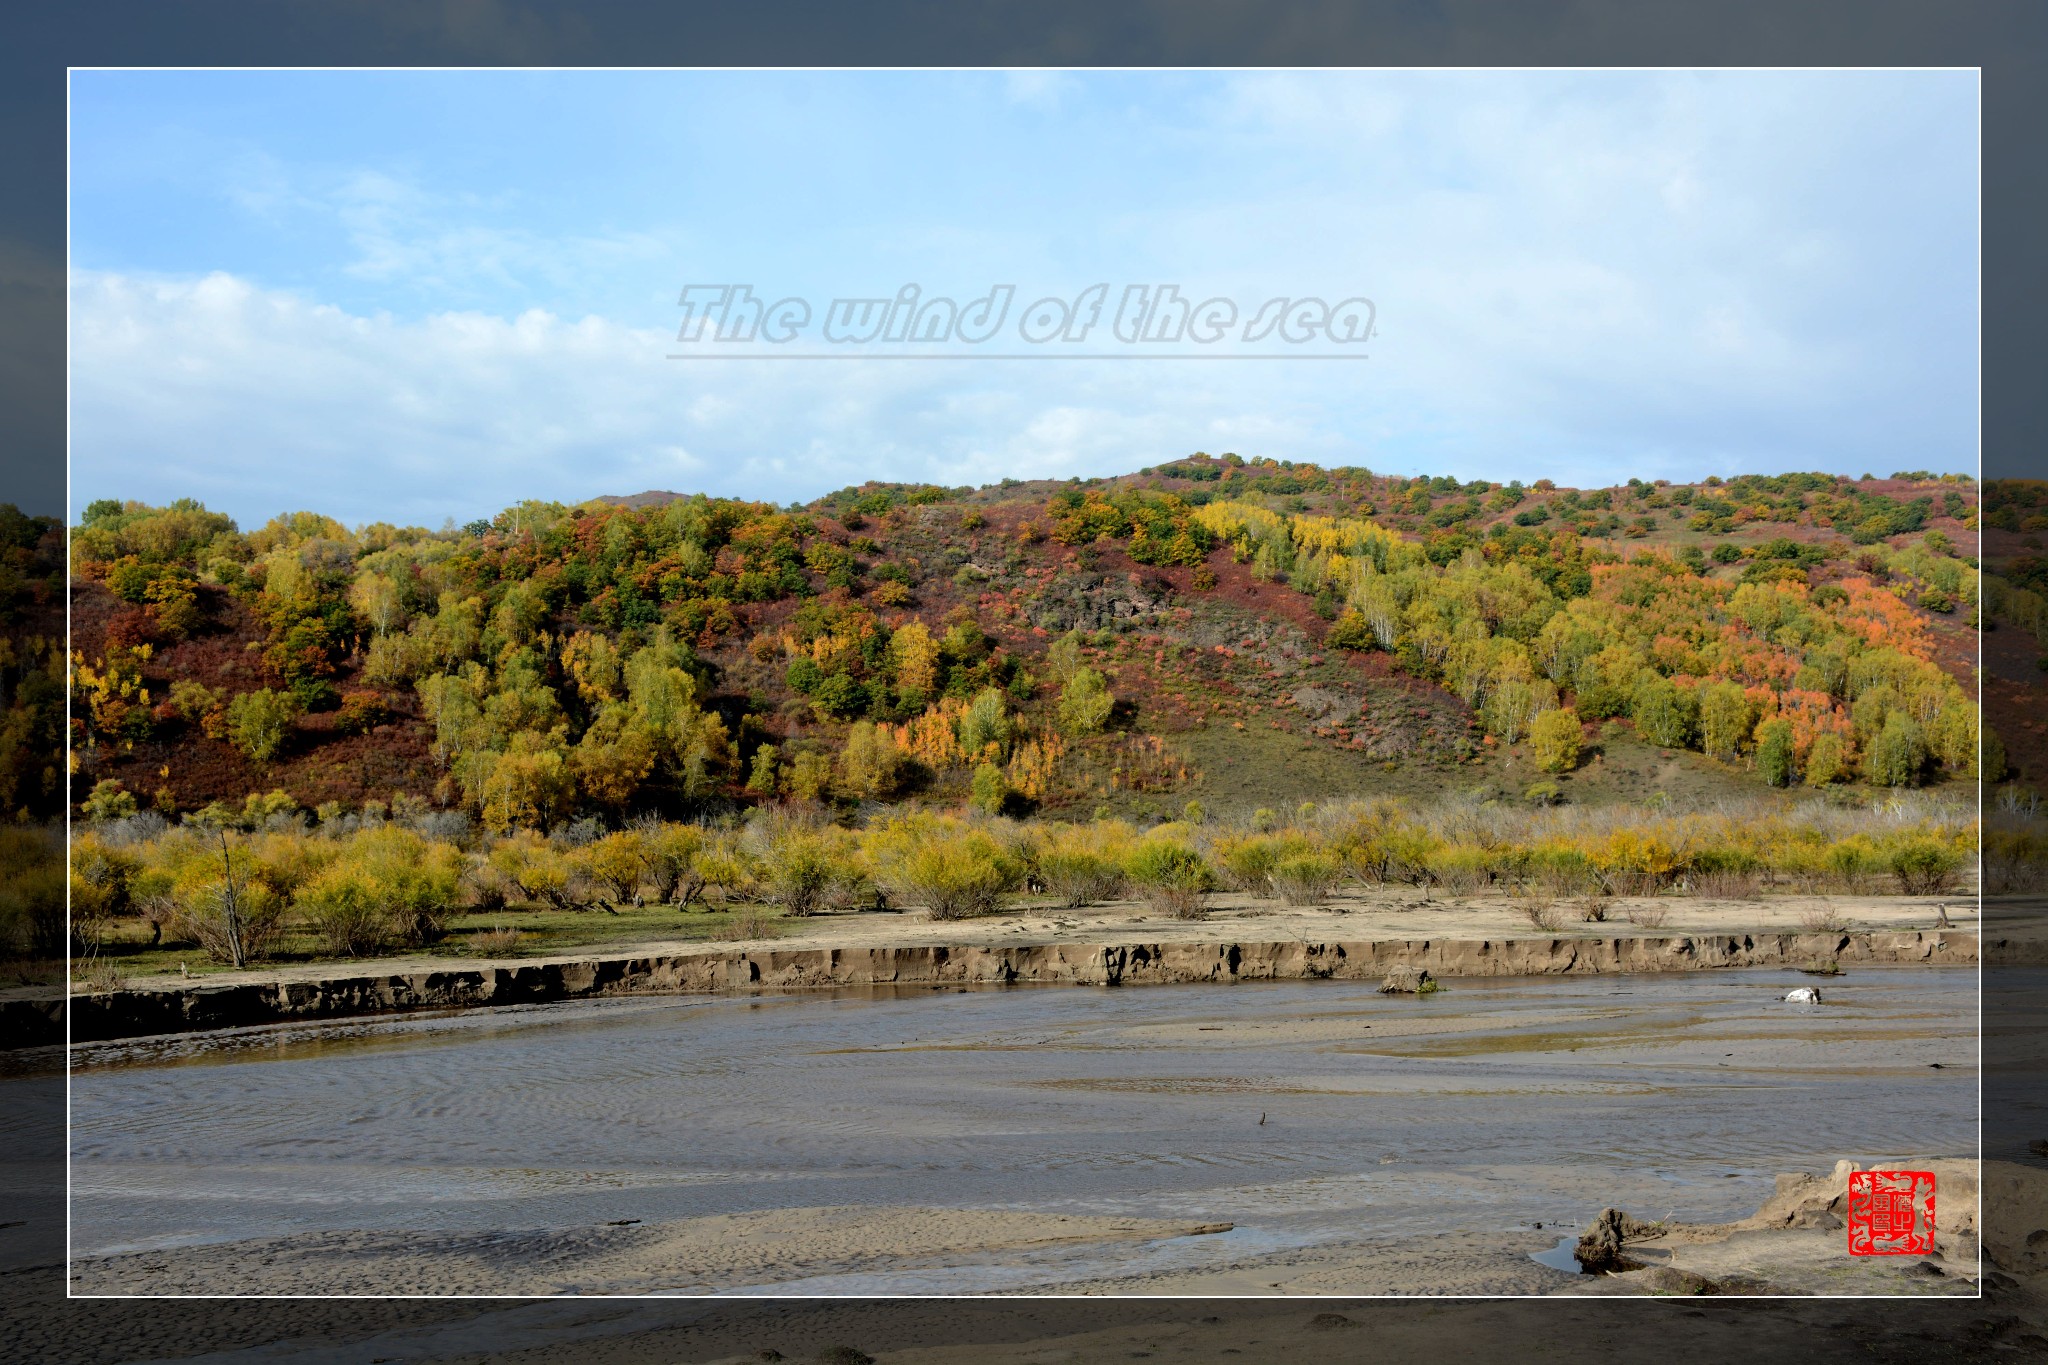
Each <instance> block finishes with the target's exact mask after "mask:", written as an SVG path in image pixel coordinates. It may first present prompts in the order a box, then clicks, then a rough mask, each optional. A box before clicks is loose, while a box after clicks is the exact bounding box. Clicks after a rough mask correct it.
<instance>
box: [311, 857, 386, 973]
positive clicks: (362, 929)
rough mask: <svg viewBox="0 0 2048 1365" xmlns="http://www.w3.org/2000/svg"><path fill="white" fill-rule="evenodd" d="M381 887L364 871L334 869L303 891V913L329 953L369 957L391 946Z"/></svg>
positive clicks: (350, 868)
mask: <svg viewBox="0 0 2048 1365" xmlns="http://www.w3.org/2000/svg"><path fill="white" fill-rule="evenodd" d="M377 890H378V888H377V886H376V884H375V883H374V882H373V881H372V879H371V878H370V877H369V876H368V875H367V874H366V873H365V872H364V871H363V870H362V869H360V868H355V867H333V868H329V869H328V870H327V872H325V873H324V874H322V875H321V876H320V877H319V878H318V879H317V880H315V881H314V882H313V883H312V885H310V886H308V887H306V888H304V889H303V890H301V891H300V893H299V897H298V909H299V913H300V914H302V915H304V916H305V917H306V919H307V920H308V921H309V922H310V923H311V925H312V927H313V930H314V932H316V933H318V934H319V935H320V939H321V941H322V943H324V944H325V945H326V947H327V951H328V952H330V953H334V954H337V955H339V956H344V957H369V956H372V955H373V954H376V953H380V952H383V951H384V950H385V949H386V948H388V947H390V946H391V943H392V940H393V938H394V937H395V935H394V933H393V927H392V924H391V920H390V917H389V916H387V915H386V914H385V913H384V907H383V906H382V905H380V904H379V903H378V899H377Z"/></svg>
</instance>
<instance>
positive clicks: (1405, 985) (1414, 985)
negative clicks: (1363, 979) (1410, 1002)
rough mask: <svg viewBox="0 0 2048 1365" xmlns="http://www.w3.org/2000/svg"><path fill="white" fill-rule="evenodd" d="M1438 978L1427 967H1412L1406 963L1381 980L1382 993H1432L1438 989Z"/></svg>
mask: <svg viewBox="0 0 2048 1365" xmlns="http://www.w3.org/2000/svg"><path fill="white" fill-rule="evenodd" d="M1436 988H1437V986H1436V978H1435V977H1433V976H1431V975H1430V974H1429V971H1428V969H1427V968H1423V967H1410V966H1408V965H1407V964H1406V963H1403V964H1401V965H1400V966H1398V967H1396V968H1394V970H1392V971H1390V972H1388V973H1387V975H1386V978H1385V979H1384V980H1382V981H1381V982H1380V994H1381V995H1430V994H1433V993H1434V992H1435V991H1436Z"/></svg>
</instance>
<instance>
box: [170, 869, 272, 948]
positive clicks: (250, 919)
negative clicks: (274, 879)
mask: <svg viewBox="0 0 2048 1365" xmlns="http://www.w3.org/2000/svg"><path fill="white" fill-rule="evenodd" d="M263 872H264V869H263V868H262V867H261V866H260V865H259V864H258V863H257V861H256V858H255V857H254V855H253V854H252V853H251V852H250V851H249V850H248V849H247V848H246V847H243V848H235V847H230V848H229V849H227V850H226V852H224V853H223V852H221V851H219V850H218V849H217V848H216V847H215V846H213V845H211V844H206V845H201V846H199V847H198V848H197V849H195V850H193V856H190V857H189V858H187V859H185V860H184V861H183V864H182V866H180V867H179V869H178V872H177V877H176V881H175V882H174V884H173V889H172V897H173V905H174V910H173V913H172V917H171V930H172V932H173V933H174V934H176V935H177V936H178V937H180V938H184V939H189V940H191V941H192V942H194V943H196V944H198V945H199V947H200V950H201V951H203V952H204V953H205V954H206V955H207V956H208V957H210V958H212V959H213V960H214V961H216V962H227V963H232V964H233V965H235V966H242V965H245V964H246V963H248V962H251V961H254V960H256V959H258V958H262V957H265V956H268V955H269V952H270V950H271V948H272V947H273V946H274V945H275V943H276V941H277V938H278V936H279V934H280V933H281V932H282V930H283V926H284V909H285V901H284V898H283V897H281V896H279V895H278V894H277V892H276V890H275V889H274V888H273V887H272V886H271V885H270V884H269V882H268V881H267V880H266V879H265V878H264V876H263Z"/></svg>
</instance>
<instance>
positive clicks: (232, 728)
mask: <svg viewBox="0 0 2048 1365" xmlns="http://www.w3.org/2000/svg"><path fill="white" fill-rule="evenodd" d="M301 710H302V707H301V706H300V704H299V700H298V698H296V697H294V696H293V695H292V694H291V693H289V692H273V691H271V690H270V689H269V688H267V687H261V688H258V689H257V690H256V691H254V692H244V693H242V694H241V695H240V696H238V697H236V698H235V699H234V700H233V701H231V702H229V703H228V713H227V735H228V739H229V741H230V742H231V743H233V744H234V746H235V747H236V748H237V749H240V750H241V751H242V753H243V754H244V755H245V756H247V757H248V758H250V759H252V760H254V761H255V762H257V763H268V762H270V760H271V759H273V758H275V757H277V755H278V752H279V751H280V750H281V749H283V748H284V745H285V741H286V740H287V739H289V738H290V737H291V730H292V722H293V721H295V720H297V719H298V718H299V713H300V711H301Z"/></svg>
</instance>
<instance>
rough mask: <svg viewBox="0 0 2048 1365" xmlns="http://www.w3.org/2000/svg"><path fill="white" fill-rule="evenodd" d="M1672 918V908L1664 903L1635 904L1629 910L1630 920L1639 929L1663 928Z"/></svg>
mask: <svg viewBox="0 0 2048 1365" xmlns="http://www.w3.org/2000/svg"><path fill="white" fill-rule="evenodd" d="M1670 919H1671V911H1670V909H1669V908H1668V907H1665V906H1662V905H1634V906H1630V907H1629V910H1628V922H1629V923H1630V924H1633V925H1635V926H1636V927H1637V928H1638V929H1662V928H1663V927H1664V926H1665V924H1666V923H1668V922H1669V921H1670Z"/></svg>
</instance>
